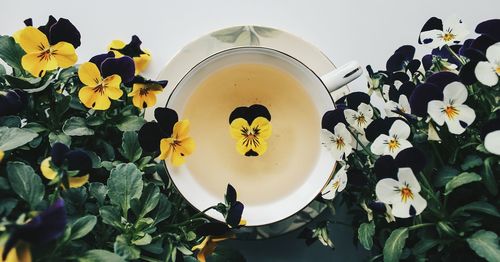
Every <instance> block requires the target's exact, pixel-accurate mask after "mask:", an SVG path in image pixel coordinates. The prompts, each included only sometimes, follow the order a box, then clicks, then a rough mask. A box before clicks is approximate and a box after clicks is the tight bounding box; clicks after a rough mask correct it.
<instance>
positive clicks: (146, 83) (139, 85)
mask: <svg viewBox="0 0 500 262" xmlns="http://www.w3.org/2000/svg"><path fill="white" fill-rule="evenodd" d="M167 83H168V81H167V80H160V81H153V80H146V79H144V78H143V77H142V76H136V77H134V80H132V82H131V83H129V85H130V84H132V92H130V93H129V94H128V96H129V97H132V103H133V104H134V106H136V107H138V108H140V109H143V108H146V107H152V106H154V105H155V104H156V95H158V94H160V93H161V92H162V91H163V88H165V86H166V85H167Z"/></svg>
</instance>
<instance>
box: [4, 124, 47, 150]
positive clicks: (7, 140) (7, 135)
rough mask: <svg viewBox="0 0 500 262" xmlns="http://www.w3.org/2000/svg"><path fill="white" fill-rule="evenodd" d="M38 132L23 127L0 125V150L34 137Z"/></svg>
mask: <svg viewBox="0 0 500 262" xmlns="http://www.w3.org/2000/svg"><path fill="white" fill-rule="evenodd" d="M37 136H38V134H37V133H35V132H33V131H31V130H29V129H24V128H16V127H5V126H0V150H2V151H9V150H12V149H16V148H18V147H20V146H23V145H25V144H27V143H29V142H31V140H33V139H35V137H37Z"/></svg>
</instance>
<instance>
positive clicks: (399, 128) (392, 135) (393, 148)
mask: <svg viewBox="0 0 500 262" xmlns="http://www.w3.org/2000/svg"><path fill="white" fill-rule="evenodd" d="M409 136H410V126H408V124H406V123H405V122H404V121H403V120H396V121H394V123H393V124H392V126H391V128H390V129H389V134H380V135H379V136H378V137H377V138H376V139H375V141H373V143H372V145H371V147H370V149H371V151H372V152H373V153H374V154H375V155H391V156H392V157H394V158H395V157H396V156H397V154H398V153H399V152H400V151H401V150H403V149H406V148H409V147H411V146H412V145H411V143H410V142H409V141H408V137H409Z"/></svg>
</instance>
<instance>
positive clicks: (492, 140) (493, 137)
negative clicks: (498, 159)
mask: <svg viewBox="0 0 500 262" xmlns="http://www.w3.org/2000/svg"><path fill="white" fill-rule="evenodd" d="M484 147H485V148H486V150H488V152H490V153H493V154H495V155H500V130H495V131H493V132H490V133H488V134H487V135H486V136H485V137H484Z"/></svg>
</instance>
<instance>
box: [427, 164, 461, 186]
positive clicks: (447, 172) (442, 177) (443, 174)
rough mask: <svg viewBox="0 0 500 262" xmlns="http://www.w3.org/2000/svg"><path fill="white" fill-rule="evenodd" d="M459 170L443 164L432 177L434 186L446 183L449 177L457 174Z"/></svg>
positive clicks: (451, 177)
mask: <svg viewBox="0 0 500 262" xmlns="http://www.w3.org/2000/svg"><path fill="white" fill-rule="evenodd" d="M459 173H460V172H459V171H458V170H456V169H454V168H452V167H450V166H444V167H443V168H441V169H440V170H439V172H438V173H437V175H436V176H435V177H434V181H433V183H434V186H436V187H442V186H444V185H446V183H448V182H449V181H450V180H451V179H453V178H454V177H455V176H457V175H458V174H459Z"/></svg>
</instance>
